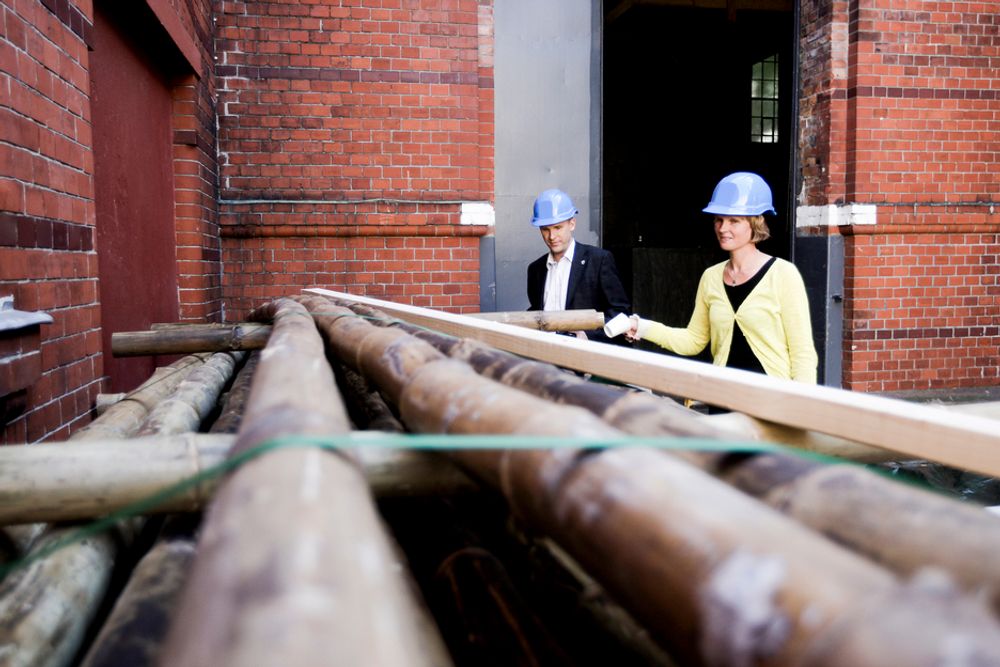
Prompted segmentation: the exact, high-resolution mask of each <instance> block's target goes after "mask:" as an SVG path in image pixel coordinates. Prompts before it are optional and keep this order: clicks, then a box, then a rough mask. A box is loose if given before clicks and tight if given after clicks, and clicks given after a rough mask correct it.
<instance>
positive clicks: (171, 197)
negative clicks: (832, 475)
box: [0, 0, 1000, 443]
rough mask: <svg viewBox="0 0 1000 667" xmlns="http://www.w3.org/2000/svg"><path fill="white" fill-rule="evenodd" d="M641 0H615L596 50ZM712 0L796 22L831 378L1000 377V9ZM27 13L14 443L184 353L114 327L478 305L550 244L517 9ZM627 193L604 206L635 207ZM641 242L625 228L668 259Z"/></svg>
mask: <svg viewBox="0 0 1000 667" xmlns="http://www.w3.org/2000/svg"><path fill="white" fill-rule="evenodd" d="M522 1H524V0H517V2H522ZM640 4H643V3H622V2H617V3H613V2H610V1H608V2H604V3H600V2H594V3H592V4H591V8H592V11H593V12H594V16H595V17H596V19H595V20H594V22H593V23H594V25H593V34H594V35H595V39H594V40H593V42H592V47H591V48H592V51H591V53H592V54H593V53H598V54H600V53H602V49H604V48H605V47H606V44H605V43H604V42H602V40H601V39H598V38H597V37H600V36H602V35H604V34H607V36H608V38H609V39H608V40H607V44H608V45H610V44H612V43H613V39H612V38H613V37H614V33H613V30H616V29H618V28H617V27H616V26H622V25H626V23H625V21H626V20H628V19H629V14H628V11H633V12H638V11H640V8H639V7H638V5H640ZM656 4H657V5H660V7H659V9H658V10H659V11H663V12H666V11H668V8H667V6H669V5H671V3H670V2H660V3H656ZM684 4H685V5H686V6H690V5H692V3H691V2H690V1H686V2H685V3H684ZM693 4H694V5H695V6H696V9H698V10H700V11H702V12H703V13H702V14H693V13H690V12H691V11H693V10H690V8H688V9H685V10H684V11H686V12H689V13H686V14H680V13H674V14H669V15H666V14H664V16H668V18H669V20H670V21H672V22H674V23H676V22H677V21H691V22H692V23H691V25H694V23H695V22H698V23H699V24H701V23H705V24H706V25H708V24H709V23H710V21H715V20H716V19H717V20H718V21H719V22H720V25H724V26H728V27H725V28H724V29H725V30H737V29H739V26H741V25H749V26H758V25H768V24H775V23H776V22H775V21H770V20H769V17H771V16H772V15H771V14H768V12H781V14H780V15H781V16H783V17H787V20H788V25H789V26H791V27H790V28H789V30H790V31H792V32H791V34H792V37H793V38H794V39H792V40H791V41H790V46H789V48H788V49H787V51H782V54H783V57H784V58H785V59H786V60H788V61H789V62H791V63H792V66H791V67H790V68H789V69H788V71H789V72H792V73H793V76H792V78H793V79H794V82H795V85H794V86H792V87H790V88H789V90H791V91H792V93H791V98H792V101H793V102H794V103H790V104H789V106H788V112H787V113H788V118H789V119H790V121H789V127H790V128H791V132H792V133H793V140H792V141H790V143H789V150H788V151H787V154H786V155H784V156H783V157H781V159H782V160H785V162H781V163H780V164H781V165H786V164H787V165H788V166H789V167H790V168H788V169H786V171H787V172H788V173H789V174H790V175H789V176H788V177H787V179H785V180H787V185H783V186H782V188H781V189H782V192H777V193H776V194H777V195H778V197H779V199H781V198H782V197H785V198H786V199H787V200H788V201H789V202H790V203H791V206H790V207H789V208H793V209H794V213H793V212H791V211H790V212H789V214H788V218H786V219H785V221H784V222H783V223H782V227H781V229H782V230H783V232H782V234H783V237H784V241H783V243H785V245H786V246H787V248H788V253H786V254H788V255H789V256H791V257H792V258H793V260H798V262H799V263H800V267H801V268H803V269H804V273H807V271H805V269H807V268H812V269H814V273H815V277H814V279H813V281H814V283H815V284H814V285H813V287H815V289H814V290H813V291H812V292H811V296H812V297H813V298H814V300H815V302H816V303H815V304H814V307H815V310H814V317H815V320H816V322H815V323H816V324H818V326H817V328H818V330H821V331H822V332H823V334H824V335H823V336H821V337H820V341H821V345H822V347H823V348H824V349H825V351H826V358H827V359H828V360H831V361H828V363H827V370H828V371H830V372H829V373H828V378H827V383H828V384H839V385H842V386H844V387H845V388H849V389H856V390H861V391H896V390H920V389H939V388H949V387H968V386H986V385H995V384H997V383H998V367H1000V351H998V350H1000V260H998V257H1000V253H998V252H997V242H998V233H1000V212H998V211H997V210H996V205H997V203H998V198H1000V169H998V166H997V165H998V162H1000V99H998V97H1000V76H998V75H997V72H1000V13H998V12H996V8H995V6H994V3H991V2H973V1H971V0H968V1H952V2H936V1H934V0H903V1H900V0H853V1H852V2H847V1H846V0H844V1H840V0H798V2H789V1H788V0H783V1H779V0H741V1H740V2H735V3H733V2H730V3H725V2H721V3H720V1H719V0H699V2H695V3H693ZM626 5H629V6H628V7H627V6H626ZM632 5H635V7H631V6H632ZM630 7H631V9H630ZM504 11H507V12H509V11H511V8H510V7H505V9H504ZM636 16H642V15H638V14H636ZM0 18H2V23H0V30H2V34H0V84H2V85H0V297H2V296H11V297H13V301H12V308H13V309H14V310H16V311H19V312H22V313H43V314H45V315H48V316H51V318H52V322H51V323H44V322H41V323H39V322H35V323H32V324H28V325H24V324H23V320H19V319H17V318H14V317H10V316H4V315H0V402H2V414H3V419H4V424H3V437H2V440H0V442H5V443H16V442H35V441H40V440H45V439H64V438H66V437H68V436H69V435H70V434H71V433H72V432H73V431H74V430H75V429H78V428H80V427H81V426H83V425H85V424H86V423H88V422H89V421H90V419H91V413H92V408H93V406H94V403H95V399H96V396H97V394H98V393H100V392H108V391H126V390H128V389H131V388H132V387H134V386H136V385H137V384H138V383H139V382H140V381H141V380H142V379H143V378H145V377H146V376H148V375H149V373H150V372H151V370H152V368H153V367H155V365H156V364H157V363H160V362H161V361H163V360H158V359H114V358H112V357H111V355H110V351H109V350H110V337H111V333H112V332H114V331H122V330H138V329H145V328H148V327H149V326H150V325H151V324H153V323H156V322H166V321H191V322H195V321H208V322H218V321H238V320H240V319H242V318H244V317H245V316H246V315H247V313H248V312H249V311H250V310H251V309H252V308H253V307H254V306H256V305H259V304H261V303H263V302H265V301H267V300H269V299H272V298H274V297H278V296H282V295H287V294H293V293H297V292H298V291H299V290H300V289H302V288H303V287H308V286H312V285H316V286H322V287H329V288H332V289H343V290H350V291H353V292H356V293H359V294H365V295H369V296H375V297H380V298H388V299H393V300H400V301H404V302H407V303H412V304H416V305H421V306H429V307H434V308H442V309H448V310H453V311H456V312H463V311H464V312H469V311H476V310H479V309H480V306H481V305H486V306H487V307H489V306H490V304H491V300H490V298H489V297H488V293H489V292H490V290H491V286H490V285H489V275H490V274H491V271H493V270H495V268H496V267H497V266H500V265H503V264H504V263H505V262H509V261H514V260H515V259H516V260H518V261H521V260H527V259H530V258H528V257H518V258H514V257H507V256H505V255H504V254H503V253H504V251H503V249H502V248H500V249H497V250H495V251H494V250H493V249H492V245H490V244H489V243H488V241H490V239H492V238H494V231H495V230H494V224H493V223H494V217H493V206H494V204H496V205H497V207H498V209H499V208H500V202H501V201H502V200H503V199H504V197H505V195H506V193H504V192H498V191H497V186H496V184H497V183H498V182H503V179H499V178H495V175H494V171H495V168H494V156H495V153H497V152H498V151H500V150H502V149H503V148H504V147H506V146H508V145H509V144H510V143H511V142H513V141H520V140H523V139H524V137H506V136H504V137H502V136H500V135H496V136H495V134H496V133H495V131H494V126H495V125H494V123H495V115H496V113H497V111H496V110H503V109H504V108H507V107H509V106H511V105H516V104H523V103H526V102H521V100H520V99H518V100H511V99H509V98H508V99H504V100H498V99H495V94H494V67H495V59H497V58H500V57H507V58H509V55H508V56H503V54H494V44H495V43H504V44H510V43H513V41H512V40H510V39H507V40H506V41H504V40H501V39H500V36H496V35H495V34H494V32H495V27H494V7H493V2H492V1H491V0H379V1H377V2H376V1H373V0H317V1H315V2H310V3H305V2H294V1H292V0H284V1H277V0H275V1H269V2H251V1H242V0H230V1H224V2H220V1H212V0H141V1H138V0H137V1H136V2H132V3H112V2H106V1H104V0H98V1H94V2H91V0H2V2H0ZM783 20H784V19H783ZM741 21H742V22H743V23H741ZM615 22H617V23H615ZM511 25H514V26H515V27H514V28H512V27H510V26H511ZM684 25H687V24H683V23H682V24H681V26H682V27H683V26H684ZM713 25H714V24H713ZM512 29H516V23H514V22H509V23H505V24H504V30H512ZM552 29H553V30H555V31H558V30H559V26H558V24H554V25H553V27H552ZM713 29H714V28H713ZM758 29H759V28H756V27H754V28H753V30H758ZM682 32H683V31H682ZM749 34H750V36H751V38H750V39H749V40H748V42H750V43H752V42H753V37H754V35H755V33H753V32H752V31H751V32H750V33H749ZM503 36H504V37H510V35H509V34H508V33H506V32H505V33H504V35H503ZM542 46H544V44H543V45H542ZM607 48H610V46H607ZM539 53H540V54H541V55H540V56H539V57H540V58H547V59H551V60H550V61H548V62H540V63H539V67H544V66H548V67H550V68H554V69H556V70H558V68H559V67H560V66H562V63H560V61H559V59H560V58H563V57H564V54H563V53H562V52H561V51H560V50H559V49H549V50H548V51H546V50H545V49H544V48H540V49H539ZM610 57H611V56H610V55H609V58H610ZM754 57H756V56H754ZM505 62H514V60H510V59H509V60H506V61H505ZM609 62H610V61H609ZM616 62H617V61H616ZM622 62H625V61H624V60H622ZM690 66H691V67H693V66H694V65H690ZM616 67H621V68H625V67H631V68H634V69H635V71H636V72H637V75H638V76H640V77H641V76H642V75H643V72H644V71H647V70H648V69H649V68H648V67H647V65H644V61H643V60H642V59H635V60H631V61H629V62H628V63H626V64H623V65H616ZM706 67H707V65H706ZM644 68H646V69H644ZM614 71H615V72H624V71H625V70H624V69H616V70H614ZM657 71H659V70H657ZM515 78H516V77H515ZM694 78H697V77H692V79H694ZM612 83H613V82H609V81H607V80H605V81H603V82H601V81H600V80H599V79H595V80H594V81H592V82H591V85H594V86H600V85H602V84H603V87H604V88H603V89H604V90H608V88H609V86H611V85H612ZM590 92H591V93H594V94H592V95H590V98H589V99H594V100H597V102H596V104H595V105H593V107H592V109H591V111H589V112H588V113H592V114H600V113H601V99H602V97H601V95H600V92H601V88H598V89H597V90H596V93H595V92H594V91H590ZM682 92H683V91H682ZM609 97H610V96H609V95H605V96H604V98H603V100H604V101H603V104H604V106H605V107H608V105H610V104H611V100H610V99H609ZM552 106H553V108H539V109H538V113H539V114H543V113H545V114H557V113H559V108H558V107H557V106H556V103H553V104H552ZM608 108H609V109H610V107H608ZM529 116H530V115H529ZM605 116H606V117H609V118H615V116H614V114H613V113H610V112H605ZM651 122H652V121H651ZM595 136H596V135H595ZM603 136H604V137H605V142H606V143H607V144H608V145H609V146H611V143H610V140H609V139H608V138H607V137H608V136H609V135H608V132H607V131H605V133H604V135H603ZM598 139H599V138H598ZM624 141H625V140H622V142H624ZM619 145H624V144H619ZM606 152H607V151H606ZM594 154H596V155H599V152H598V153H594ZM609 155H610V157H608V158H607V160H606V162H607V163H610V161H611V160H612V159H613V158H614V156H615V155H616V154H615V153H614V151H611V152H610V153H609ZM776 164H778V163H776ZM727 166H728V165H727ZM783 168H784V167H783ZM691 170H692V169H691V166H690V165H688V171H691ZM695 171H697V170H695ZM776 171H780V170H776ZM604 180H605V183H604V186H603V188H604V189H603V191H602V192H601V193H600V196H596V194H597V193H594V192H592V193H591V194H592V199H594V200H595V201H596V200H603V202H604V203H603V208H602V206H601V205H597V204H592V205H591V206H590V212H592V217H595V218H599V217H600V216H601V213H602V210H603V211H604V217H605V218H606V219H608V220H610V219H612V218H613V217H614V215H619V216H620V217H627V216H625V215H624V214H622V213H621V211H622V210H623V209H622V208H621V207H620V206H618V204H617V203H616V202H617V201H620V199H621V198H619V199H616V192H615V191H614V190H613V189H612V188H613V187H614V186H613V182H614V180H613V179H610V178H605V179H604ZM705 180H711V178H710V177H709V176H705ZM699 187H700V186H699ZM786 195H787V196H786ZM613 214H614V215H613ZM637 215H649V212H645V211H643V212H639V213H637ZM592 228H593V229H595V230H598V232H600V231H601V228H600V226H599V225H598V224H596V223H595V224H594V225H592ZM616 229H617V230H618V231H615V230H616ZM623 229H625V228H624V227H618V228H614V227H612V226H610V225H609V224H605V228H604V230H603V234H602V236H603V239H601V240H603V241H605V244H606V245H608V244H610V245H613V246H615V247H616V248H618V249H620V250H621V251H622V252H623V253H625V254H628V260H627V261H625V262H623V265H626V266H629V267H631V266H632V265H633V264H634V265H635V266H640V265H642V266H648V264H642V262H643V261H646V262H648V258H650V257H654V258H655V257H656V255H655V254H651V253H649V252H645V251H644V249H643V248H640V247H639V246H640V245H641V244H642V243H643V241H642V239H643V236H642V233H641V232H642V230H641V229H639V230H638V231H636V229H633V228H631V227H630V228H629V230H630V231H629V232H628V233H625V232H624V231H622V230H623ZM497 231H499V230H497ZM524 233H525V234H528V233H531V230H530V229H528V228H527V226H525V231H524ZM599 235H600V234H599ZM817 247H818V248H820V251H819V253H818V254H817V253H816V252H815V249H816V248H817ZM807 250H808V252H807ZM640 251H643V252H640ZM810 253H812V254H810ZM776 254H778V253H776ZM816 256H822V257H823V258H825V260H829V262H828V263H829V266H828V265H827V264H824V263H815V262H813V260H812V258H814V257H816ZM636 258H638V259H636ZM643 258H646V259H643ZM804 264H810V265H813V264H815V266H809V267H807V266H803V265H804ZM817 267H819V268H817ZM835 269H836V270H835ZM669 271H670V267H669V266H667V267H665V268H661V272H668V273H669ZM840 272H842V279H841V278H840V277H839V276H840V275H841V274H840ZM834 274H837V276H838V277H837V279H835V280H831V279H830V276H831V275H834ZM484 276H486V277H484ZM629 282H632V281H631V280H630V281H629ZM831 313H833V314H834V315H835V317H833V316H831ZM833 320H836V321H837V326H836V327H832V328H831V327H830V326H829V323H830V322H831V321H833Z"/></svg>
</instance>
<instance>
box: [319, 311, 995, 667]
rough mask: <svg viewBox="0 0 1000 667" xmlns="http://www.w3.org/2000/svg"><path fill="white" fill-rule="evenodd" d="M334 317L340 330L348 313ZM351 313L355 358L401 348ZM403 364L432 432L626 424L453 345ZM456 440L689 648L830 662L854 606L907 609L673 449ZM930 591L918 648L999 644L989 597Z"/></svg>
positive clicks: (930, 654)
mask: <svg viewBox="0 0 1000 667" xmlns="http://www.w3.org/2000/svg"><path fill="white" fill-rule="evenodd" d="M317 319H318V320H319V319H320V318H317ZM331 319H332V321H331V322H328V326H329V329H327V331H328V336H331V337H332V336H333V335H334V334H336V333H338V332H339V328H340V326H342V324H341V323H349V322H351V320H350V319H349V318H346V317H336V318H331ZM362 324H364V323H362ZM350 326H351V328H352V329H354V331H353V332H352V334H353V337H354V339H355V340H358V341H359V342H362V343H363V344H365V352H364V354H363V355H362V354H361V353H357V355H356V356H355V355H352V354H351V353H350V351H348V354H346V355H344V356H342V357H341V358H342V359H343V360H344V361H345V362H348V363H350V359H352V358H354V359H355V363H357V364H358V365H359V366H362V367H365V368H370V367H371V366H373V365H374V363H375V360H376V359H384V360H387V361H390V360H391V359H393V357H392V356H390V355H387V354H386V352H387V348H388V346H389V345H391V346H393V349H394V351H398V349H399V347H400V346H401V345H403V344H404V343H403V341H402V340H400V339H398V338H395V339H389V338H387V337H382V338H381V340H382V341H390V340H391V342H388V343H385V344H383V345H381V346H380V345H378V344H375V343H374V342H373V339H374V340H378V339H377V338H376V336H375V335H374V334H372V335H370V336H368V337H365V336H363V335H362V334H361V332H360V331H358V329H359V328H360V327H358V325H356V324H353V323H352V324H350ZM366 326H367V325H366ZM325 329H326V328H325ZM365 356H367V357H370V358H368V359H366V358H364V357H365ZM391 377H392V378H393V380H394V383H395V386H394V387H393V389H392V392H393V393H396V394H398V395H399V397H400V398H399V401H400V402H399V409H400V414H401V416H402V418H403V421H404V422H405V423H406V424H407V425H408V426H409V427H410V428H411V429H413V430H416V431H420V432H437V433H470V432H478V433H512V434H517V433H523V434H534V435H538V434H543V435H544V434H550V435H560V436H567V435H568V436H573V435H586V436H588V437H595V436H596V437H600V436H601V435H606V436H608V437H614V436H615V435H616V434H619V433H620V432H619V431H617V430H615V429H613V428H611V427H610V426H608V425H607V424H606V423H604V422H601V421H599V420H598V419H597V417H595V416H594V415H592V414H591V413H589V412H587V411H584V410H582V409H580V408H576V407H569V406H557V405H555V404H552V403H547V402H545V401H539V400H538V399H537V398H534V397H531V396H528V395H527V394H524V393H523V392H520V391H517V390H514V389H510V388H507V387H505V386H503V385H498V384H496V383H494V382H491V381H489V380H487V379H486V378H483V377H482V376H480V375H477V374H476V373H475V372H474V371H473V370H472V369H471V368H470V367H469V366H468V365H466V364H463V363H459V362H455V361H451V360H437V361H427V362H426V363H424V364H422V365H420V366H419V367H416V368H411V369H409V370H408V372H407V373H405V374H403V373H392V375H391ZM511 415H517V416H518V418H517V419H511ZM452 456H453V457H455V458H456V459H457V460H459V461H460V462H461V463H462V464H463V465H465V466H467V467H468V468H470V469H471V470H473V471H474V472H475V473H476V475H477V476H478V477H479V478H480V479H483V480H484V481H486V482H488V483H490V484H491V485H493V486H495V487H496V488H498V489H500V490H502V491H503V493H504V495H505V497H506V498H507V500H508V502H509V503H510V504H511V506H512V508H513V509H514V510H515V512H516V513H518V514H519V515H520V516H522V517H523V518H525V519H527V520H528V521H529V522H530V523H532V524H533V525H534V526H535V527H536V528H540V529H542V530H543V531H545V532H547V533H548V534H550V535H552V536H553V537H554V538H555V539H556V540H557V541H558V542H559V543H560V544H561V545H563V546H565V547H566V548H567V549H568V550H569V552H570V553H571V555H573V557H574V558H577V559H578V560H580V562H581V563H583V564H584V565H585V566H586V567H587V568H588V570H589V571H591V572H592V573H594V574H595V575H597V577H598V579H599V580H600V581H601V582H602V584H604V585H605V586H606V587H608V588H609V589H610V590H611V591H612V593H613V594H615V595H616V596H617V597H618V599H620V600H622V601H623V602H624V603H625V604H626V605H627V606H628V607H629V609H630V610H631V611H633V612H634V613H635V614H636V615H637V617H638V618H639V619H640V620H641V621H643V622H645V623H646V624H647V626H648V627H650V628H651V629H652V630H653V631H654V632H655V633H656V635H657V636H658V637H659V638H660V640H661V641H664V642H665V643H666V644H667V645H668V646H672V647H673V648H674V650H676V651H678V652H679V653H680V654H681V655H684V656H686V657H687V658H689V659H691V660H698V661H701V662H705V663H707V664H751V662H753V661H756V660H757V659H759V658H760V657H762V656H764V655H767V660H768V663H767V664H773V665H781V664H789V665H792V664H795V665H800V664H812V661H814V660H815V661H816V664H823V663H822V659H823V658H824V656H825V654H826V652H827V651H829V650H830V649H829V648H828V647H829V646H830V645H831V644H832V643H834V639H833V638H834V637H836V638H837V640H836V641H837V642H839V643H841V644H843V645H846V646H852V647H853V646H860V645H861V644H862V642H863V640H864V638H865V637H866V633H867V632H868V631H869V630H870V628H869V627H861V626H858V625H856V624H854V623H853V620H852V619H854V618H855V617H857V616H858V615H859V614H860V613H861V611H862V610H865V611H867V610H869V609H870V608H873V607H876V608H878V609H879V611H880V613H881V614H884V616H885V618H888V619H894V618H896V617H897V616H898V615H899V613H900V612H899V609H898V605H899V601H898V598H899V597H900V596H902V594H903V589H902V588H901V587H899V586H898V585H897V584H896V583H895V581H894V579H893V578H892V576H891V575H889V574H888V573H887V572H885V571H884V570H882V569H881V568H878V567H876V566H874V565H873V564H871V563H870V562H868V561H866V560H863V559H862V558H860V557H858V556H856V555H854V554H853V553H851V552H849V551H847V550H845V549H842V548H839V547H836V546H835V545H833V544H832V543H830V542H827V541H825V540H823V539H822V538H820V537H819V536H817V535H815V534H813V533H811V532H810V531H807V530H804V529H803V528H802V527H801V526H800V524H797V523H795V522H793V521H791V520H790V519H787V518H785V517H782V516H781V515H780V514H777V513H775V512H773V510H770V509H767V508H766V507H765V506H763V505H761V504H758V503H755V502H754V501H751V500H749V499H748V498H747V497H746V496H744V495H743V494H740V493H739V492H737V491H735V490H733V489H731V488H730V487H728V486H726V485H725V484H723V483H721V482H720V481H718V480H715V479H714V478H712V477H710V476H708V475H707V474H705V473H703V472H700V471H698V470H696V469H694V468H692V467H690V466H688V465H686V464H684V463H682V462H680V461H678V460H675V459H673V458H672V457H670V456H668V455H665V454H663V453H662V452H655V451H646V450H614V451H605V452H602V453H594V454H590V455H586V453H581V452H574V451H570V450H554V451H530V450H528V451H525V450H506V451H494V450H477V451H471V450H470V451H457V452H454V453H453V454H452ZM622 545H635V546H634V547H633V548H622ZM651 582H656V584H655V585H652V584H651ZM915 595H916V594H915ZM932 602H933V600H922V606H921V612H920V614H918V615H919V619H917V620H916V621H915V623H916V625H919V626H920V627H921V628H922V630H920V631H917V632H916V634H917V636H918V639H916V640H915V644H919V646H917V647H916V648H915V649H914V650H915V651H916V653H917V654H918V655H919V656H921V659H922V662H914V663H912V664H933V660H934V658H935V656H936V651H937V649H938V646H939V645H940V641H942V640H943V638H945V637H947V636H949V635H950V634H954V633H956V632H960V631H961V632H965V631H968V632H969V639H970V641H971V642H972V643H973V644H975V646H976V649H975V650H981V651H982V652H983V655H991V656H998V657H1000V642H998V640H997V637H998V636H1000V635H997V630H998V629H1000V627H998V626H997V625H996V623H995V622H994V621H993V619H992V618H991V617H990V615H989V614H988V612H986V611H985V610H984V609H981V608H979V607H977V606H976V603H975V602H974V601H971V600H967V599H963V598H961V597H960V596H957V595H955V594H954V593H950V594H949V596H947V605H944V604H943V603H941V604H932ZM938 602H940V600H939V601H938ZM952 605H955V606H957V607H959V608H962V609H966V610H967V614H966V620H968V621H969V624H968V625H965V626H963V627H962V628H956V627H955V626H954V625H953V624H952V623H951V616H950V614H952V609H951V606H952ZM945 606H947V610H946V611H947V613H944V612H942V608H943V607H945ZM751 609H754V610H755V611H754V612H753V613H751V612H750V610H751ZM807 619H808V620H807ZM869 623H872V621H869ZM777 628H781V631H780V632H778V633H774V630H775V629H777ZM768 629H770V632H769V631H768ZM765 638H766V640H765ZM908 648H913V647H912V646H911V647H908ZM859 650H860V649H859ZM895 650H897V649H896V648H895V647H892V646H890V647H877V649H876V650H874V651H868V652H862V653H863V654H861V655H858V656H857V658H858V659H857V661H856V662H853V663H849V664H852V665H855V666H860V665H898V664H901V663H899V662H898V661H897V660H896V658H895V656H894V655H893V651H895ZM840 664H847V663H840Z"/></svg>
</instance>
